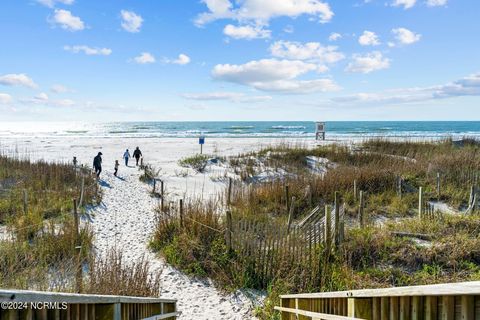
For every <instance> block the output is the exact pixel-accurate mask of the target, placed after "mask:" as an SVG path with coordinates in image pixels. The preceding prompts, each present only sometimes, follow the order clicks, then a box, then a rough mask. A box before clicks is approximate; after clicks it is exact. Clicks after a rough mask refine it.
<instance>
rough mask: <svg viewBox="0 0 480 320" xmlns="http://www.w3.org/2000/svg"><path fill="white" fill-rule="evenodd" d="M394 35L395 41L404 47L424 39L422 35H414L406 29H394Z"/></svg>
mask: <svg viewBox="0 0 480 320" xmlns="http://www.w3.org/2000/svg"><path fill="white" fill-rule="evenodd" d="M392 33H393V34H394V35H395V39H397V41H398V43H400V44H404V45H408V44H412V43H415V42H417V41H419V40H420V38H421V37H422V35H421V34H418V33H414V32H412V31H410V30H408V29H406V28H396V29H393V30H392Z"/></svg>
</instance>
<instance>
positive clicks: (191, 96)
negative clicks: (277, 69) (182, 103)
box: [182, 92, 272, 103]
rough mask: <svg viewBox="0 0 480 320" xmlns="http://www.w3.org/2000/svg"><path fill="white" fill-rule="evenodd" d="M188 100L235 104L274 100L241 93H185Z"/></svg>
mask: <svg viewBox="0 0 480 320" xmlns="http://www.w3.org/2000/svg"><path fill="white" fill-rule="evenodd" d="M182 96H183V97H184V98H185V99H188V100H197V101H230V102H234V103H255V102H264V101H269V100H272V97H271V96H250V95H246V94H244V93H239V92H208V93H185V94H183V95H182Z"/></svg>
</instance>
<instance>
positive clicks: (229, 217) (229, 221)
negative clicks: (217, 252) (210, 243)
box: [226, 209, 233, 251]
mask: <svg viewBox="0 0 480 320" xmlns="http://www.w3.org/2000/svg"><path fill="white" fill-rule="evenodd" d="M226 216H227V230H226V241H227V248H228V251H232V233H233V230H232V212H231V211H230V210H228V209H227V212H226Z"/></svg>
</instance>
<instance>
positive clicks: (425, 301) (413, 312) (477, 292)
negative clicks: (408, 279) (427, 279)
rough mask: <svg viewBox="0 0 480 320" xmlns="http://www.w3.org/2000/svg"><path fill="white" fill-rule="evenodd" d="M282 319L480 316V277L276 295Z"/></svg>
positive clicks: (452, 319) (450, 319) (463, 319)
mask: <svg viewBox="0 0 480 320" xmlns="http://www.w3.org/2000/svg"><path fill="white" fill-rule="evenodd" d="M280 302H281V305H280V306H277V307H275V309H276V310H278V311H279V312H280V314H281V319H282V320H291V319H295V320H306V319H324V320H329V319H332V320H333V319H339V320H340V319H366V320H410V319H412V320H419V319H422V320H437V319H438V320H474V319H480V281H474V282H462V283H447V284H438V285H427V286H412V287H397V288H386V289H366V290H352V291H339V292H323V293H309V294H293V295H282V296H280Z"/></svg>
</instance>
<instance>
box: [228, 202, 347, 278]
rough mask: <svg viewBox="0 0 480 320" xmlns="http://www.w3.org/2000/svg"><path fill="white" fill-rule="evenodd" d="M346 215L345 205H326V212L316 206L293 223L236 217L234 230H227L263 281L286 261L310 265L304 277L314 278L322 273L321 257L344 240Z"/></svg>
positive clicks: (237, 250) (237, 247) (232, 227)
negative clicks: (290, 224) (273, 222)
mask: <svg viewBox="0 0 480 320" xmlns="http://www.w3.org/2000/svg"><path fill="white" fill-rule="evenodd" d="M344 218H345V210H344V205H338V206H334V207H333V209H332V210H331V209H330V207H329V206H326V207H325V212H324V213H323V212H322V210H321V209H320V208H319V207H317V208H315V209H314V210H313V211H312V213H311V214H310V215H309V216H308V217H307V218H306V220H305V219H304V220H303V221H302V222H300V223H299V224H296V225H293V226H291V227H289V226H288V225H285V224H271V223H267V222H265V223H262V222H259V221H254V220H246V219H237V220H235V219H233V222H232V223H231V225H232V226H231V231H229V230H228V228H227V230H226V233H227V239H228V236H229V234H230V235H231V247H232V249H233V250H234V251H235V252H236V254H237V255H238V256H239V257H240V258H242V260H243V261H244V262H246V263H248V264H249V265H250V268H251V270H252V271H254V273H255V274H256V276H257V279H258V280H259V282H260V283H262V284H263V285H266V284H268V283H269V281H270V280H271V279H272V278H273V277H274V276H275V273H276V272H277V271H278V270H280V269H281V268H282V266H285V265H289V266H295V265H303V266H309V268H308V272H309V274H308V275H305V279H306V280H307V279H308V280H312V279H316V278H318V277H319V276H320V272H321V267H320V265H321V263H320V260H321V259H325V258H326V257H328V256H329V255H330V254H331V253H332V250H333V248H335V247H336V246H338V245H339V244H340V243H341V241H343V234H344V232H343V229H344V225H345V224H344V222H343V221H344ZM227 225H228V223H227ZM227 242H228V241H227ZM319 248H321V252H319Z"/></svg>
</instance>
